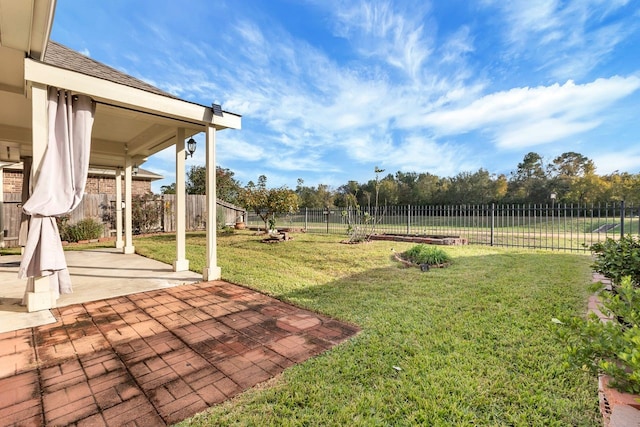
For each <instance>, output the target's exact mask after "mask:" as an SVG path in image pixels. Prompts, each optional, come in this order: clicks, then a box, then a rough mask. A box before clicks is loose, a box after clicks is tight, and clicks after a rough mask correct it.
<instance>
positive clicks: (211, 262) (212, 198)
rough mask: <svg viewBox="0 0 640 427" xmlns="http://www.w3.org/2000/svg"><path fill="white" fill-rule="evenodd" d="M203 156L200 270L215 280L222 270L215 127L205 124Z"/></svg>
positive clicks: (206, 277) (208, 278)
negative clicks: (203, 243) (204, 251)
mask: <svg viewBox="0 0 640 427" xmlns="http://www.w3.org/2000/svg"><path fill="white" fill-rule="evenodd" d="M206 135H207V141H206V147H205V151H206V152H205V158H206V168H207V186H206V191H207V260H206V261H207V264H206V266H205V268H204V271H203V272H202V278H203V279H204V281H208V280H217V279H219V278H220V277H221V275H222V271H221V270H220V267H218V249H217V239H216V229H217V226H216V207H217V206H216V205H217V204H216V197H217V195H216V129H215V128H214V127H213V126H207V129H206Z"/></svg>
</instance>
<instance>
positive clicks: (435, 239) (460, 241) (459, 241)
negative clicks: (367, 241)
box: [371, 233, 469, 245]
mask: <svg viewBox="0 0 640 427" xmlns="http://www.w3.org/2000/svg"><path fill="white" fill-rule="evenodd" d="M371 240H391V241H394V242H409V243H425V244H429V245H466V244H468V243H469V242H468V241H467V239H465V238H463V237H460V236H429V235H419V234H413V235H412V234H391V233H384V234H373V235H371Z"/></svg>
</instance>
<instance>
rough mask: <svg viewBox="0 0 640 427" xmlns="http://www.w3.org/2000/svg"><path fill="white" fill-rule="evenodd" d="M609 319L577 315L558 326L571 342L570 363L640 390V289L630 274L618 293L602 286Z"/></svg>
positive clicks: (617, 385) (562, 336) (625, 389)
mask: <svg viewBox="0 0 640 427" xmlns="http://www.w3.org/2000/svg"><path fill="white" fill-rule="evenodd" d="M599 295H600V296H601V298H602V306H603V313H604V314H606V315H609V316H611V319H610V320H609V321H607V322H603V321H601V320H600V318H599V317H598V316H596V315H595V314H594V313H591V314H590V315H589V317H588V318H587V319H584V318H580V317H574V318H572V319H570V320H569V321H568V322H566V323H562V322H560V323H562V325H560V327H558V328H557V335H558V336H559V337H560V339H561V340H562V341H564V343H565V344H566V345H567V353H566V363H567V366H572V367H575V368H579V369H588V370H590V371H591V372H593V373H602V374H606V375H609V376H610V377H611V378H612V379H613V382H612V384H611V385H612V386H613V387H615V388H616V389H618V390H620V391H623V392H628V393H635V394H638V393H640V288H638V287H634V286H633V284H632V281H631V278H630V277H624V278H622V279H621V280H620V284H619V286H618V291H617V293H613V292H610V291H608V290H606V289H604V288H602V287H601V288H600V291H599Z"/></svg>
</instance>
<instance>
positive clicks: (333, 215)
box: [247, 202, 640, 251]
mask: <svg viewBox="0 0 640 427" xmlns="http://www.w3.org/2000/svg"><path fill="white" fill-rule="evenodd" d="M639 216H640V206H633V205H628V204H625V203H624V202H619V203H601V204H590V205H580V204H561V203H557V204H556V203H554V204H526V205H511V204H510V205H498V204H491V205H457V206H387V207H381V208H378V213H377V214H376V212H375V211H374V209H372V210H370V211H369V210H364V211H356V210H354V209H341V208H333V209H329V210H327V209H303V210H301V211H300V212H297V213H295V214H290V215H286V216H281V217H279V218H278V221H277V223H276V228H277V227H280V228H285V227H286V228H301V229H304V230H306V231H307V232H311V233H327V234H341V235H344V236H346V235H347V234H348V231H349V229H350V226H351V227H352V228H353V225H354V224H358V225H359V226H360V227H363V228H365V227H366V228H367V230H368V231H373V232H375V233H378V234H382V233H385V234H401V235H419V236H438V237H441V236H454V237H460V238H463V239H466V240H467V241H468V242H469V243H470V244H477V245H491V246H509V247H522V248H532V249H551V250H561V251H588V250H589V246H591V245H592V244H593V243H596V242H600V241H603V240H605V239H606V238H608V237H610V238H617V237H620V236H622V235H625V234H634V235H639V234H640V221H639ZM247 225H248V226H250V227H264V223H263V222H262V220H261V219H260V218H259V217H258V216H257V215H255V214H249V215H248V219H247Z"/></svg>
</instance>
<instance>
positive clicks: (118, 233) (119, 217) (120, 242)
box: [116, 167, 124, 249]
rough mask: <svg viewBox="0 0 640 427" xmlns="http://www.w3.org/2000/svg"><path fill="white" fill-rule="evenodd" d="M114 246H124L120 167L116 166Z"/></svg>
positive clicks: (120, 247)
mask: <svg viewBox="0 0 640 427" xmlns="http://www.w3.org/2000/svg"><path fill="white" fill-rule="evenodd" d="M116 248H117V249H122V248H124V241H123V240H122V168H120V167H118V168H116Z"/></svg>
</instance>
